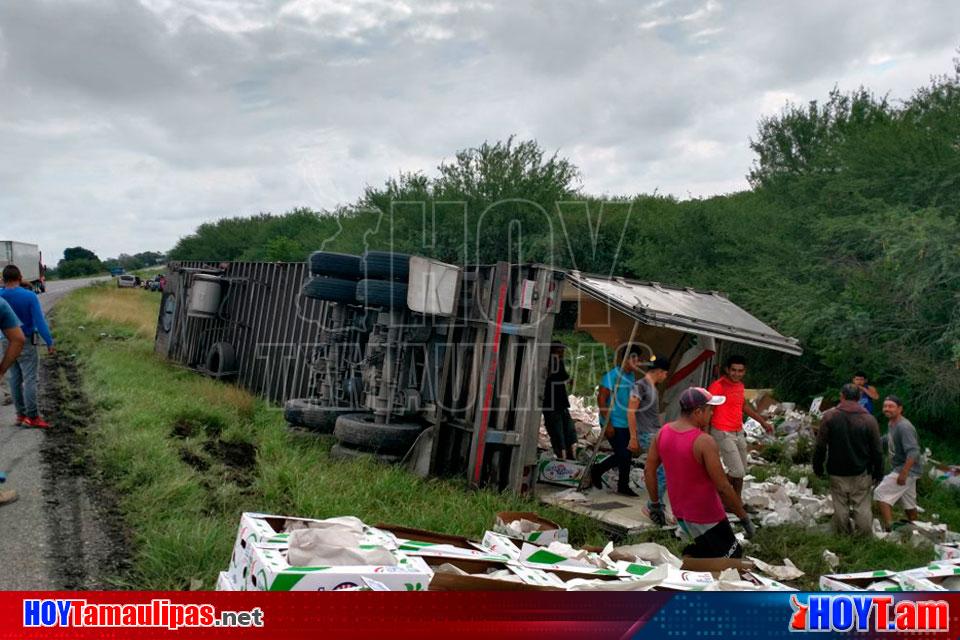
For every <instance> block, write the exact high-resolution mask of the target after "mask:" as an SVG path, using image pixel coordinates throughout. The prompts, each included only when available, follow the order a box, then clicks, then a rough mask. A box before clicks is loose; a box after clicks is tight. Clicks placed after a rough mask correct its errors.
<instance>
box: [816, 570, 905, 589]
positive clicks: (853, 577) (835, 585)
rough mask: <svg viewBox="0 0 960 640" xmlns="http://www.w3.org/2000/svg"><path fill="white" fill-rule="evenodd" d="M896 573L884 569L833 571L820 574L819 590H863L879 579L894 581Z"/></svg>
mask: <svg viewBox="0 0 960 640" xmlns="http://www.w3.org/2000/svg"><path fill="white" fill-rule="evenodd" d="M896 575H897V574H896V573H894V572H893V571H887V570H886V569H878V570H876V571H861V572H860V573H834V574H829V575H823V576H820V590H821V591H865V590H866V589H867V588H868V587H869V586H870V585H872V584H874V583H876V582H880V581H893V582H895V578H896ZM883 591H900V589H899V588H896V589H894V588H887V589H883Z"/></svg>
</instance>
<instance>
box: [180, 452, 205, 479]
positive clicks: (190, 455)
mask: <svg viewBox="0 0 960 640" xmlns="http://www.w3.org/2000/svg"><path fill="white" fill-rule="evenodd" d="M180 459H181V460H183V461H184V462H186V463H187V464H188V465H190V466H191V467H193V468H194V469H196V470H197V471H200V472H201V473H202V472H204V471H206V470H207V469H209V468H210V463H209V462H207V461H206V460H205V459H204V458H203V457H202V456H198V455H197V454H195V453H194V452H193V451H190V449H187V448H186V447H183V448H181V449H180Z"/></svg>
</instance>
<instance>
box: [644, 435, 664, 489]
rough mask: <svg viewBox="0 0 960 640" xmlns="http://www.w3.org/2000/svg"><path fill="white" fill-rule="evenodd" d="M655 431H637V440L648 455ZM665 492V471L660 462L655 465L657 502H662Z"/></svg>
mask: <svg viewBox="0 0 960 640" xmlns="http://www.w3.org/2000/svg"><path fill="white" fill-rule="evenodd" d="M655 435H657V434H655V433H638V434H637V442H639V443H640V446H641V447H642V448H643V450H644V451H646V452H647V455H650V443H651V442H653V436H655ZM666 492H667V472H666V471H664V470H663V465H662V464H661V465H660V466H659V467H657V502H659V503H660V504H663V494H665V493H666Z"/></svg>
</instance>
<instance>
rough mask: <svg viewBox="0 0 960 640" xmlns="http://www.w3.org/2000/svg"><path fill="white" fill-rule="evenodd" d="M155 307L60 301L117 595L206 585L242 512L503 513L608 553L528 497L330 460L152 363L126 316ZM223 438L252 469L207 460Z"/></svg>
mask: <svg viewBox="0 0 960 640" xmlns="http://www.w3.org/2000/svg"><path fill="white" fill-rule="evenodd" d="M117 295H123V296H124V297H126V298H129V301H128V302H129V303H128V304H123V305H120V306H119V309H120V311H121V312H119V313H117V314H115V315H114V316H111V314H110V312H109V311H108V310H105V305H104V304H103V303H104V302H106V301H108V300H113V302H116V300H114V298H115V297H116V296H117ZM158 300H159V298H157V297H156V296H154V295H153V294H151V293H149V292H145V291H140V290H131V289H124V290H120V294H118V293H117V290H116V289H115V288H110V287H91V288H87V289H82V290H80V291H78V292H75V293H73V294H71V295H70V296H68V297H67V298H66V299H64V300H63V301H62V302H61V303H60V304H59V305H58V309H57V313H56V316H55V326H56V331H57V334H58V339H59V341H60V348H61V350H63V351H68V352H72V353H75V354H76V355H77V356H78V360H79V361H80V363H81V367H82V369H81V370H82V376H83V387H84V390H85V391H86V393H87V395H88V396H89V397H90V399H91V400H92V402H93V403H94V406H95V407H97V410H98V416H97V421H96V424H95V425H92V426H91V428H90V432H89V437H88V441H89V443H90V453H91V454H92V455H93V457H94V459H95V462H96V463H97V465H98V466H99V467H100V469H101V470H102V472H103V473H104V476H105V478H106V479H107V481H108V482H110V483H111V484H112V485H113V486H114V487H115V488H116V489H117V494H118V495H119V496H120V497H121V505H120V506H121V509H122V511H123V513H124V514H125V519H126V522H127V525H128V526H129V528H130V529H131V530H132V532H133V540H134V544H135V549H134V568H133V571H132V573H131V575H129V576H125V577H123V578H122V579H121V580H122V582H121V584H125V585H126V586H129V587H131V588H140V589H182V588H186V587H188V586H189V585H190V582H191V580H194V579H199V580H201V581H202V583H203V585H204V586H205V587H212V586H213V585H214V583H215V580H216V576H217V572H219V571H221V570H224V569H226V566H227V562H228V561H229V558H230V552H231V549H232V546H233V542H234V537H235V535H236V528H237V525H238V523H239V518H240V513H241V512H243V511H263V512H267V513H279V514H288V515H303V516H309V517H317V518H325V517H331V516H338V515H355V516H357V517H359V518H361V519H363V520H365V521H367V522H370V523H373V522H377V521H383V522H392V523H398V524H404V525H408V526H413V527H421V528H427V529H432V530H436V531H443V532H450V533H460V534H466V535H470V536H480V535H482V534H483V532H484V531H485V530H486V529H488V528H490V527H491V526H492V524H493V519H494V514H495V513H496V512H497V511H502V510H536V511H538V512H540V513H541V514H543V515H544V516H546V517H548V518H551V519H554V520H556V521H558V522H560V523H561V524H563V525H564V526H566V527H568V528H569V529H570V534H571V536H572V539H573V541H575V542H576V543H583V544H588V543H589V544H603V543H604V542H605V540H606V538H605V537H604V536H603V535H602V534H601V532H600V529H599V528H598V527H597V526H596V525H595V524H594V523H593V522H592V521H590V520H589V519H587V518H583V517H578V516H572V515H571V514H569V513H567V512H565V511H562V510H559V509H554V508H546V507H543V506H541V505H539V504H538V503H536V502H534V501H532V500H529V499H524V498H520V497H518V496H514V495H512V494H498V493H493V492H490V491H467V490H465V489H464V485H463V483H460V482H456V481H452V480H437V479H431V480H421V479H419V478H416V477H414V476H412V475H411V474H409V473H407V472H405V471H403V470H401V469H399V468H396V467H389V466H383V465H377V464H374V463H364V462H341V461H335V460H331V459H330V458H329V453H328V452H329V450H330V447H331V446H332V444H333V440H332V438H329V437H321V438H317V437H314V436H308V435H300V434H295V433H292V432H290V431H289V430H288V429H287V428H286V425H285V422H284V420H283V415H282V412H281V411H280V410H279V409H277V408H276V407H272V406H269V405H268V404H266V403H264V402H262V401H260V400H257V399H254V398H252V397H251V396H250V395H249V394H247V393H246V392H244V391H242V390H239V389H237V388H235V387H232V386H229V385H225V384H222V383H219V382H216V381H213V380H210V379H207V378H203V377H201V376H199V375H197V374H195V373H192V372H189V371H186V370H183V369H179V368H177V367H174V366H172V365H170V364H168V363H165V362H163V361H161V360H160V359H159V358H157V357H156V356H154V354H153V341H152V340H151V339H149V338H147V337H146V336H145V335H144V334H143V332H142V331H141V323H140V322H139V321H137V320H136V319H135V318H133V317H131V314H130V309H132V308H137V307H139V308H142V309H143V313H144V314H145V315H146V314H155V313H156V308H155V306H154V305H156V304H158ZM110 306H112V305H110ZM97 309H99V310H101V312H100V313H99V314H97V317H94V310H97ZM106 309H109V306H108V307H106ZM149 317H154V316H149ZM102 333H106V334H108V335H109V336H111V339H103V338H102V337H101V334H102ZM176 425H180V427H179V429H178V432H179V434H180V435H175V434H174V427H175V426H176ZM184 425H186V426H184ZM218 437H219V439H220V440H223V441H226V442H231V443H250V444H252V445H253V446H255V447H256V449H257V454H256V465H255V467H254V468H253V469H251V470H249V472H247V473H244V472H241V471H239V470H237V469H234V468H231V467H230V466H229V465H227V464H225V463H224V462H223V461H222V460H219V459H218V458H217V457H216V456H214V455H211V454H210V453H209V451H207V450H206V449H205V448H204V447H205V445H208V443H210V442H212V441H215V440H216V439H217V438H218ZM184 458H189V459H190V460H192V461H194V462H196V461H197V460H198V459H199V460H201V461H202V462H201V465H202V466H205V468H204V469H202V470H201V469H199V468H198V467H197V466H192V465H191V464H188V463H187V462H185V460H184Z"/></svg>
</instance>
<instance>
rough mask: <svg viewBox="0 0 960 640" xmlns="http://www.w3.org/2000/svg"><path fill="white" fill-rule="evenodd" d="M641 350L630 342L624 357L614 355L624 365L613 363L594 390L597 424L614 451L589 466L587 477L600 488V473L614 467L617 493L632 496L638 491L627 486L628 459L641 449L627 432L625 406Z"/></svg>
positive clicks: (634, 380) (628, 403)
mask: <svg viewBox="0 0 960 640" xmlns="http://www.w3.org/2000/svg"><path fill="white" fill-rule="evenodd" d="M640 354H641V349H640V347H639V346H637V345H632V346H631V347H630V348H629V349H628V351H627V357H626V358H625V359H624V358H622V357H621V356H619V355H618V356H617V360H618V361H619V362H622V363H623V368H622V369H621V368H620V367H619V366H616V367H614V368H613V369H611V370H610V371H608V372H607V373H606V375H604V376H603V379H602V380H601V381H600V391H599V393H598V394H597V406H598V407H599V408H600V426H601V427H603V429H604V435H605V436H606V438H607V439H608V440H609V441H610V446H611V447H613V455H612V456H609V457H608V458H607V459H606V460H604V461H603V462H601V463H600V464H596V465H593V466H592V467H591V468H590V476H591V477H590V479H591V480H592V481H593V486H594V488H596V489H602V488H603V481H602V478H603V474H604V473H606V472H607V471H609V470H610V469H613V468H614V467H617V469H618V471H619V472H620V477H619V479H618V480H617V493H619V494H621V495H625V496H634V497H635V496H637V495H638V494H637V492H636V491H634V490H633V489H631V488H630V461H631V459H632V458H633V454H637V453H640V443H639V442H638V441H637V439H636V435H633V436H631V434H630V428H629V423H628V422H627V407H628V406H629V405H630V391H631V390H632V389H633V385H634V383H635V382H636V378H635V374H636V372H637V370H638V369H639V368H640Z"/></svg>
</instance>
